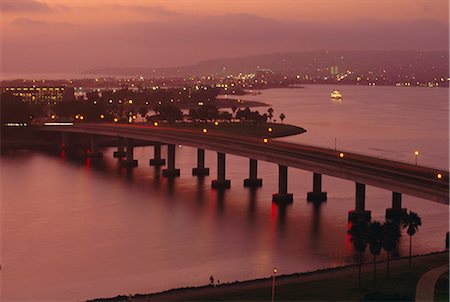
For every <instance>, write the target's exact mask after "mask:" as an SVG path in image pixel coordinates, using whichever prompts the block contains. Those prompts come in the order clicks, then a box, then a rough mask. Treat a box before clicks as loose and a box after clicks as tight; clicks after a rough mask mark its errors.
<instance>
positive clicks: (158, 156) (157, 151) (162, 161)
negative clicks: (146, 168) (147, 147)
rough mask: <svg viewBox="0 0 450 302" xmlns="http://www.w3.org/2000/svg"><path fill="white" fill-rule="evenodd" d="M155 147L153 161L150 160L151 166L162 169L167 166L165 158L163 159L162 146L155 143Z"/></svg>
mask: <svg viewBox="0 0 450 302" xmlns="http://www.w3.org/2000/svg"><path fill="white" fill-rule="evenodd" d="M153 147H154V152H155V153H154V156H153V158H152V159H150V161H149V164H150V166H155V167H161V166H164V165H165V164H166V160H165V159H164V158H161V144H160V143H155V145H154V146H153Z"/></svg>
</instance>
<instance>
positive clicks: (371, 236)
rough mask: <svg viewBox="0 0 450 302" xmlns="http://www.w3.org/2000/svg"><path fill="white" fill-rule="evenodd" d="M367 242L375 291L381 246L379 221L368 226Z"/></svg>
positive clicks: (381, 229)
mask: <svg viewBox="0 0 450 302" xmlns="http://www.w3.org/2000/svg"><path fill="white" fill-rule="evenodd" d="M367 241H368V243H369V251H370V253H371V254H372V256H373V286H374V288H375V289H377V256H378V255H379V254H380V252H381V247H382V244H383V227H382V226H381V223H380V222H379V221H373V222H371V223H370V224H369V227H368V231H367Z"/></svg>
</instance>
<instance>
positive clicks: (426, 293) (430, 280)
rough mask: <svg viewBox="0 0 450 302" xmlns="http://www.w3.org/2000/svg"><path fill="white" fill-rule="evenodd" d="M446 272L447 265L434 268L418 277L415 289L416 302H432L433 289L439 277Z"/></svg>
mask: <svg viewBox="0 0 450 302" xmlns="http://www.w3.org/2000/svg"><path fill="white" fill-rule="evenodd" d="M445 272H448V265H447V264H445V265H442V266H439V267H436V268H434V269H432V270H430V271H428V272H426V273H425V274H423V275H422V277H420V279H419V282H417V287H416V302H430V301H434V289H435V287H436V282H437V281H438V279H439V277H440V276H441V275H442V274H443V273H445Z"/></svg>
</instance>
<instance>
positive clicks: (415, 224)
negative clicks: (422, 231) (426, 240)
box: [402, 211, 422, 267]
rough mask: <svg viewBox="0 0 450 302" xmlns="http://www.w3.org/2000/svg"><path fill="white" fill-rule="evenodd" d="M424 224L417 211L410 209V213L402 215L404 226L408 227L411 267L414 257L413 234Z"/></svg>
mask: <svg viewBox="0 0 450 302" xmlns="http://www.w3.org/2000/svg"><path fill="white" fill-rule="evenodd" d="M421 225H422V219H420V217H419V215H417V213H416V212H412V211H409V213H408V214H405V215H403V217H402V226H403V228H406V229H407V230H406V232H407V233H408V235H409V267H411V257H412V236H413V235H414V234H415V233H416V232H417V231H418V230H419V227H420V226H421Z"/></svg>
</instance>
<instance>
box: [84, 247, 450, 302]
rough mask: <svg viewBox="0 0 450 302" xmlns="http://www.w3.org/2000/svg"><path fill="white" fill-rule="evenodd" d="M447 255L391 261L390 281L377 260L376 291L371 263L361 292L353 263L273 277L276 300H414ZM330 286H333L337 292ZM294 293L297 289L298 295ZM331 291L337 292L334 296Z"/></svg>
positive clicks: (191, 297) (213, 295)
mask: <svg viewBox="0 0 450 302" xmlns="http://www.w3.org/2000/svg"><path fill="white" fill-rule="evenodd" d="M448 256H449V255H448V251H443V252H435V253H431V254H426V255H417V256H414V257H413V265H412V268H409V267H408V258H407V257H403V258H400V259H397V260H393V261H391V274H390V278H386V272H385V271H386V262H385V261H380V262H378V263H377V268H378V273H377V274H378V281H377V282H378V288H377V289H378V291H374V290H373V279H372V278H373V262H371V261H370V260H367V262H365V263H364V266H363V269H362V271H363V275H362V276H363V277H362V280H363V281H362V283H363V285H362V288H361V289H358V285H357V270H358V265H357V264H352V265H347V266H340V267H335V268H327V269H320V270H316V271H312V272H304V273H294V274H289V275H280V276H277V277H276V285H277V294H278V299H277V300H279V301H280V300H284V301H287V300H290V301H299V300H306V301H314V300H315V301H337V300H346V301H359V300H360V299H361V297H362V298H364V297H365V296H367V295H372V294H380V295H386V296H387V297H394V299H393V300H389V301H397V300H402V301H410V300H411V301H412V300H414V294H415V285H416V283H417V281H418V279H419V278H420V276H421V275H422V274H423V273H425V272H426V271H428V270H429V269H432V268H433V267H435V266H436V265H442V264H447V265H448V263H449V258H448ZM340 283H343V284H340ZM385 283H386V284H385ZM330 285H335V286H336V287H337V289H335V288H333V287H332V286H330ZM271 286H272V278H271V277H266V278H259V279H254V280H246V281H235V282H231V283H224V284H220V285H219V286H214V287H213V286H211V285H204V286H198V287H184V288H176V289H170V290H167V291H163V292H158V293H151V294H135V295H130V296H125V295H119V296H116V297H112V298H97V299H93V300H88V301H139V302H143V301H230V300H233V301H243V300H246V301H264V300H266V301H269V300H270V295H271ZM296 290H299V292H300V293H298V292H296ZM380 290H381V292H380ZM308 291H312V292H313V294H311V293H309V294H308ZM333 291H337V293H334V292H333ZM393 291H394V292H393ZM447 292H448V290H447ZM339 295H343V296H339ZM395 297H397V299H395ZM378 300H379V299H378ZM372 301H373V300H372Z"/></svg>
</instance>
